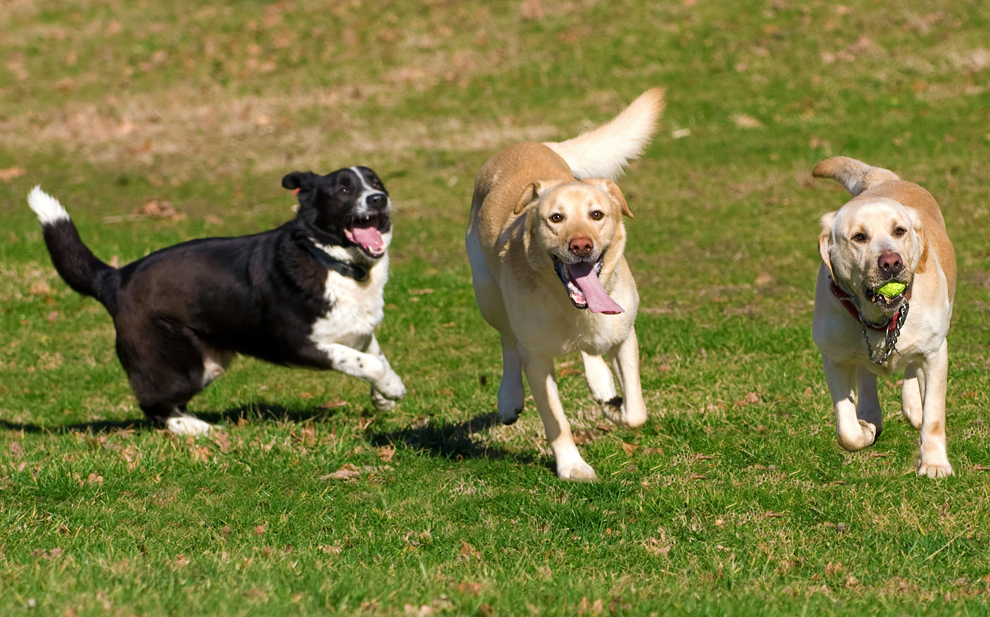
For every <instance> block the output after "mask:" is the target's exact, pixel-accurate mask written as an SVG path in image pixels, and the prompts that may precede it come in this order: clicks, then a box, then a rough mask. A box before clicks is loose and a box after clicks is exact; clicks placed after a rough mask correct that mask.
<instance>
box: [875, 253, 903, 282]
mask: <svg viewBox="0 0 990 617" xmlns="http://www.w3.org/2000/svg"><path fill="white" fill-rule="evenodd" d="M877 265H878V266H880V272H882V273H883V274H887V275H891V276H893V275H896V274H900V272H901V270H903V269H904V261H903V260H902V259H901V256H900V255H899V254H898V253H895V252H894V251H884V252H882V253H880V258H879V259H877Z"/></svg>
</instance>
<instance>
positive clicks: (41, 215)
mask: <svg viewBox="0 0 990 617" xmlns="http://www.w3.org/2000/svg"><path fill="white" fill-rule="evenodd" d="M28 205H29V206H31V209H32V210H34V213H35V214H37V215H38V221H39V222H41V230H42V232H43V233H44V236H45V245H47V246H48V253H49V254H50V255H51V257H52V263H53V264H55V270H56V271H57V272H58V274H59V276H61V277H62V279H63V280H64V281H65V282H66V283H67V284H68V285H69V287H71V288H72V289H74V290H76V291H77V292H79V293H81V294H83V295H86V296H92V297H94V298H96V299H97V300H99V301H100V303H102V304H103V306H105V307H107V310H108V311H110V314H111V315H113V314H115V313H116V304H117V289H118V288H119V287H120V277H119V275H118V272H117V269H116V268H113V267H111V266H109V265H107V264H105V263H103V262H102V261H100V260H99V259H97V258H96V256H95V255H93V253H92V252H91V251H90V250H89V249H88V248H87V247H86V245H85V244H83V241H82V239H81V238H80V237H79V232H78V231H76V226H75V225H74V224H73V223H72V220H71V219H70V218H69V213H68V212H66V211H65V208H63V207H62V204H60V203H59V202H58V200H57V199H55V198H54V197H52V196H51V195H49V194H47V193H45V192H44V191H42V190H41V187H40V186H36V187H34V190H32V191H31V193H30V194H29V195H28Z"/></svg>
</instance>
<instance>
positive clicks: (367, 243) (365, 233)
mask: <svg viewBox="0 0 990 617" xmlns="http://www.w3.org/2000/svg"><path fill="white" fill-rule="evenodd" d="M347 235H348V236H350V239H351V242H354V243H355V244H360V245H361V246H363V247H364V248H365V249H366V250H367V251H368V252H369V253H371V254H372V255H378V254H380V253H384V252H385V240H384V239H383V238H382V232H380V231H378V229H377V228H376V227H355V228H353V229H352V230H351V231H350V233H348V234H347Z"/></svg>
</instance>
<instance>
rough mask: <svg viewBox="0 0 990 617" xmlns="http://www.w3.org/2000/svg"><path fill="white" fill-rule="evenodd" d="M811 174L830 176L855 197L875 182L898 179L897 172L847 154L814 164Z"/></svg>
mask: <svg viewBox="0 0 990 617" xmlns="http://www.w3.org/2000/svg"><path fill="white" fill-rule="evenodd" d="M811 175H813V176H815V177H816V178H832V179H833V180H835V181H836V182H838V183H839V184H841V185H842V186H844V187H846V190H848V191H849V192H850V193H852V194H853V196H854V197H855V196H856V195H859V194H860V193H862V192H863V191H865V190H866V189H868V188H870V187H871V186H874V185H876V184H882V183H884V182H889V181H891V180H900V178H898V177H897V174H895V173H894V172H892V171H890V170H889V169H884V168H882V167H873V166H871V165H867V164H866V163H864V162H863V161H857V160H856V159H852V158H849V157H848V156H833V157H832V158H830V159H825V160H824V161H822V162H821V163H819V164H817V165H815V169H814V171H812V172H811Z"/></svg>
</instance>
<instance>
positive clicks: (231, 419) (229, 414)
mask: <svg viewBox="0 0 990 617" xmlns="http://www.w3.org/2000/svg"><path fill="white" fill-rule="evenodd" d="M337 413H338V410H337V409H332V408H331V409H324V408H315V409H305V410H299V409H290V408H288V407H283V406H281V405H271V404H267V403H251V404H249V405H242V406H240V407H235V408H233V409H228V410H226V411H223V412H219V413H216V412H214V413H211V412H196V417H198V418H199V419H201V420H204V421H206V422H209V423H211V424H227V425H234V426H236V425H237V424H238V422H239V421H241V420H242V419H246V420H248V421H250V422H259V421H260V422H288V423H293V424H304V423H307V422H321V421H323V420H326V419H327V418H330V417H331V416H334V415H336V414H337ZM364 415H365V416H367V415H368V414H367V413H365V414H364ZM498 424H499V422H498V417H497V415H496V414H495V413H485V414H480V415H477V416H475V417H474V418H471V419H470V420H465V421H463V422H443V421H437V420H436V419H435V418H432V417H429V416H427V417H423V418H420V419H418V420H416V421H414V422H412V423H411V424H409V425H408V426H406V427H404V428H401V429H396V430H386V431H375V430H374V429H373V426H369V427H368V429H366V433H365V434H366V435H367V437H368V439H369V440H370V442H371V445H373V446H376V447H378V446H384V445H389V444H399V443H401V444H404V445H405V446H406V447H407V448H410V449H412V450H419V451H421V452H425V453H428V454H430V455H432V456H437V457H442V458H448V459H453V460H464V459H489V460H503V459H505V460H512V461H515V462H518V463H522V464H533V463H537V462H538V457H534V456H532V455H528V454H522V453H517V452H509V451H508V450H506V449H504V448H502V447H499V446H497V445H492V444H491V443H489V441H490V440H488V439H482V440H479V439H475V438H474V434H475V433H483V432H488V431H490V430H491V429H492V428H493V427H496V426H498ZM155 428H157V427H156V426H155V424H154V423H153V422H151V421H150V420H147V419H145V418H139V419H128V420H100V421H95V422H81V423H78V424H65V425H55V426H42V425H38V424H30V423H18V422H9V421H7V420H0V430H9V431H17V432H21V431H23V432H25V433H42V432H48V433H76V432H80V433H112V432H114V431H121V430H125V429H129V430H154V429H155Z"/></svg>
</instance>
